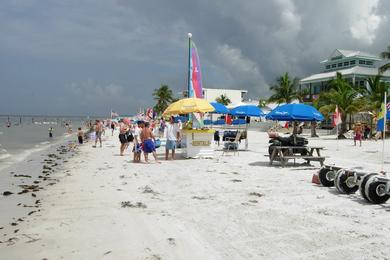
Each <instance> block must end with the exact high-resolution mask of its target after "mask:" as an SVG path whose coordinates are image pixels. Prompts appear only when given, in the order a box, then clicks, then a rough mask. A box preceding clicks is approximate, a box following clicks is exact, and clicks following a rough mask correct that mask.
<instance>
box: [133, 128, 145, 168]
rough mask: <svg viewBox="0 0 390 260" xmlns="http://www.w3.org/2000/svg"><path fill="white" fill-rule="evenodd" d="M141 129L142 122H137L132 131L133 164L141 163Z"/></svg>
mask: <svg viewBox="0 0 390 260" xmlns="http://www.w3.org/2000/svg"><path fill="white" fill-rule="evenodd" d="M142 127H143V122H142V121H138V122H137V125H135V126H134V130H133V133H134V134H133V136H134V140H133V141H134V147H133V162H135V163H139V162H141V153H142V148H141V138H140V135H141V130H142Z"/></svg>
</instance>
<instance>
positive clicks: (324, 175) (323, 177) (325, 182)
mask: <svg viewBox="0 0 390 260" xmlns="http://www.w3.org/2000/svg"><path fill="white" fill-rule="evenodd" d="M330 171H331V169H329V168H327V167H322V168H321V169H320V170H319V172H318V178H319V179H320V182H321V184H322V186H324V187H332V186H334V180H329V179H328V172H330Z"/></svg>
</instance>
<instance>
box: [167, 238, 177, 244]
mask: <svg viewBox="0 0 390 260" xmlns="http://www.w3.org/2000/svg"><path fill="white" fill-rule="evenodd" d="M167 240H168V243H169V244H170V245H171V246H176V241H175V239H174V238H172V237H169V238H168V239H167Z"/></svg>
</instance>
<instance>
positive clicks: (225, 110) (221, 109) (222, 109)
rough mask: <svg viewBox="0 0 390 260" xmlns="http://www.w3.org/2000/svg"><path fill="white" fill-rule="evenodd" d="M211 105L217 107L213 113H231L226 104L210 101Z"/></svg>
mask: <svg viewBox="0 0 390 260" xmlns="http://www.w3.org/2000/svg"><path fill="white" fill-rule="evenodd" d="M210 105H212V106H213V107H214V109H215V111H213V112H211V113H217V114H227V113H229V109H228V108H227V107H225V105H224V104H221V103H218V102H210Z"/></svg>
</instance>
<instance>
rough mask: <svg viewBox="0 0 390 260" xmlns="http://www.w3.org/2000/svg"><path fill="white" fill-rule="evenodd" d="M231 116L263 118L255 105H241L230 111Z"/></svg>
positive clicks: (261, 112)
mask: <svg viewBox="0 0 390 260" xmlns="http://www.w3.org/2000/svg"><path fill="white" fill-rule="evenodd" d="M230 113H231V114H232V115H233V116H251V117H261V116H264V113H263V111H261V109H260V108H259V107H258V106H255V105H241V106H238V107H235V108H233V109H231V110H230Z"/></svg>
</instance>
